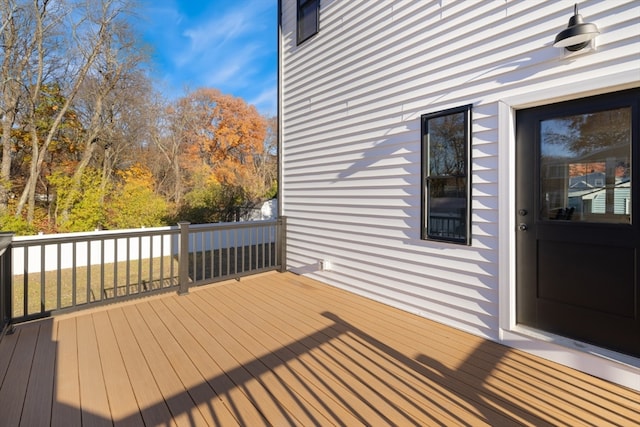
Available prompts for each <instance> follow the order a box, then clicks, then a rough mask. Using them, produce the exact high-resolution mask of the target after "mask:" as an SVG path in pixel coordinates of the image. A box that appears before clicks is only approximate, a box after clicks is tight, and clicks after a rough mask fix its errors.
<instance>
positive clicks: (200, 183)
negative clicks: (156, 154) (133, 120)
mask: <svg viewBox="0 0 640 427" xmlns="http://www.w3.org/2000/svg"><path fill="white" fill-rule="evenodd" d="M174 118H175V120H176V122H175V123H176V124H179V125H180V127H174V128H173V129H172V131H173V132H175V137H176V138H177V139H176V141H179V142H180V144H181V146H182V147H183V155H182V159H181V162H182V169H183V170H184V171H186V172H187V174H188V176H187V177H186V178H185V179H186V180H187V181H188V182H189V185H190V187H191V192H192V194H191V197H189V198H188V200H189V203H190V204H191V205H198V204H199V203H200V202H197V201H196V200H195V199H194V195H197V194H200V195H202V194H203V192H205V193H206V192H209V193H210V194H215V195H217V197H216V198H215V201H213V200H212V201H209V202H208V203H210V205H209V206H210V207H211V209H213V210H217V211H220V212H229V210H230V209H232V208H235V207H237V206H238V205H242V204H247V203H251V202H255V201H256V199H257V198H258V197H262V196H264V195H263V194H256V192H255V191H254V192H250V191H249V189H250V186H248V184H249V183H250V182H251V176H252V174H254V173H255V166H256V163H255V161H256V159H257V158H258V157H259V156H261V155H262V154H263V152H264V145H263V144H264V141H265V136H266V130H267V124H266V120H265V119H264V118H263V117H262V116H261V115H260V114H259V113H258V112H257V110H256V109H255V107H253V106H251V105H248V104H246V103H245V102H244V100H242V99H241V98H235V97H233V96H230V95H224V94H222V93H221V92H220V91H218V90H216V89H198V90H196V91H194V92H192V93H190V94H189V95H187V96H185V97H184V98H182V99H180V100H179V101H178V103H177V105H176V113H175V116H174ZM201 199H202V197H199V200H201ZM224 216H225V217H228V215H226V214H225V215H224Z"/></svg>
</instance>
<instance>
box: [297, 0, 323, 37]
mask: <svg viewBox="0 0 640 427" xmlns="http://www.w3.org/2000/svg"><path fill="white" fill-rule="evenodd" d="M319 17H320V0H298V44H300V43H302V42H303V41H305V40H307V39H308V38H309V37H311V36H313V35H314V34H315V33H317V32H318V26H319Z"/></svg>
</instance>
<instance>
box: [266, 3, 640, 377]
mask: <svg viewBox="0 0 640 427" xmlns="http://www.w3.org/2000/svg"><path fill="white" fill-rule="evenodd" d="M577 7H578V9H579V10H578V12H579V13H580V14H581V15H582V17H583V18H584V21H583V24H594V25H584V26H581V27H579V28H578V29H576V28H572V29H570V30H568V31H565V30H567V28H568V22H569V20H570V18H572V17H573V15H574V0H570V1H569V0H567V1H564V0H561V1H558V0H553V1H534V0H526V1H524V0H523V1H518V0H513V1H512V0H492V1H490V0H486V1H471V0H464V1H460V0H455V1H454V0H439V1H427V0H423V1H409V0H407V1H401V0H397V1H391V0H379V1H372V0H280V9H281V15H280V16H281V18H280V19H281V22H280V75H279V78H280V81H279V82H280V112H279V113H280V117H281V136H280V138H281V141H280V144H281V146H280V155H281V177H280V178H281V179H280V197H279V200H280V202H279V203H280V209H279V212H281V214H282V215H284V216H286V217H287V224H288V231H287V232H288V234H287V257H288V258H287V264H288V266H289V268H290V270H292V271H294V272H297V273H300V274H304V275H308V276H310V277H313V278H314V279H318V280H320V281H324V282H326V283H328V284H331V285H335V286H338V287H340V288H344V289H347V290H350V291H353V292H356V293H358V294H361V295H364V296H367V297H370V298H373V299H375V300H378V301H381V302H384V303H387V304H390V305H392V306H395V307H398V308H401V309H404V310H407V311H410V312H413V313H416V314H418V315H420V316H424V317H428V318H430V319H433V320H436V321H438V322H442V323H445V324H447V325H451V326H453V327H456V328H459V329H461V330H464V331H467V332H470V333H473V334H476V335H478V336H481V337H484V338H488V339H490V340H494V341H497V342H501V343H504V344H506V345H509V346H512V347H515V348H519V349H522V350H524V351H527V352H531V353H534V354H537V355H540V356H542V357H545V358H548V359H551V360H554V361H557V362H560V363H563V364H566V365H568V366H571V367H573V368H576V369H580V370H583V371H586V372H588V373H591V374H593V375H596V376H599V377H602V378H605V379H608V380H610V381H613V382H616V383H619V384H623V385H626V386H628V387H632V388H635V389H640V280H639V277H638V274H640V273H639V272H640V191H639V190H638V189H639V188H640V145H639V142H638V139H639V133H640V105H639V103H640V2H638V1H637V0H628V1H625V0H607V1H596V0H593V1H591V0H584V1H580V2H579V3H578V5H577ZM572 21H575V19H572ZM574 23H576V22H574ZM577 23H578V24H579V22H577ZM572 32H573V33H572ZM576 34H577V37H578V38H572V36H576ZM594 37H595V38H594ZM556 38H557V40H556ZM580 38H583V40H580ZM581 45H584V46H581ZM565 46H568V48H565ZM587 167H588V168H589V170H590V171H591V170H593V171H598V172H602V176H601V179H602V182H601V183H600V184H602V187H601V189H600V190H599V191H598V193H597V196H598V200H597V201H598V203H599V204H600V203H602V207H600V205H598V206H599V207H598V209H593V208H590V207H589V206H577V207H578V208H579V209H576V206H575V204H576V203H578V204H581V203H585V204H588V203H595V202H594V201H593V200H592V199H594V198H595V196H596V194H594V197H592V198H591V199H590V198H589V197H582V198H575V197H572V200H571V202H572V204H573V205H572V206H570V204H569V195H570V193H571V195H574V190H573V189H571V188H570V187H571V185H570V184H571V182H575V179H574V178H575V177H576V176H580V175H584V170H585V168H587ZM623 181H624V182H625V185H624V190H625V191H626V189H627V184H626V182H629V183H630V184H629V188H630V191H629V194H628V196H627V195H626V194H625V195H624V196H625V197H624V199H625V200H624V203H625V205H624V207H625V208H624V209H622V208H621V209H615V201H616V200H617V199H620V197H621V196H620V197H617V196H618V195H617V193H619V192H620V191H622V186H620V185H618V187H616V183H618V184H619V183H620V182H623ZM620 194H622V193H620ZM621 206H622V205H621ZM574 212H580V214H574ZM327 266H329V268H326V267H327Z"/></svg>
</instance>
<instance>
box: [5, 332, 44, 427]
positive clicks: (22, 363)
mask: <svg viewBox="0 0 640 427" xmlns="http://www.w3.org/2000/svg"><path fill="white" fill-rule="evenodd" d="M39 329H40V325H39V324H35V323H32V324H29V325H25V326H24V327H23V328H20V329H19V330H17V332H16V333H15V334H14V335H10V336H9V337H5V339H6V338H8V339H9V340H10V341H11V340H16V342H15V347H14V351H13V355H12V357H11V361H10V364H9V366H8V369H7V374H6V375H5V377H4V380H3V382H2V386H1V388H0V408H1V409H2V420H1V421H0V423H5V422H6V423H7V425H16V426H17V425H19V423H20V418H21V416H22V408H23V406H24V401H25V395H26V392H27V384H28V383H29V375H30V373H31V363H32V361H33V357H34V353H35V349H36V342H37V340H38V331H39Z"/></svg>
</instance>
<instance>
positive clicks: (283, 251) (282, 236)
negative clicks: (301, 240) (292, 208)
mask: <svg viewBox="0 0 640 427" xmlns="http://www.w3.org/2000/svg"><path fill="white" fill-rule="evenodd" d="M278 245H280V247H279V248H278V250H279V252H280V273H285V272H286V271H287V217H286V216H281V217H280V218H279V221H278Z"/></svg>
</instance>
